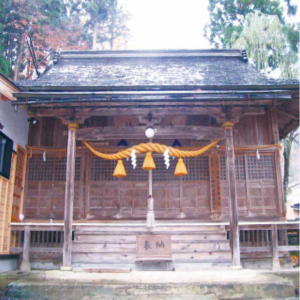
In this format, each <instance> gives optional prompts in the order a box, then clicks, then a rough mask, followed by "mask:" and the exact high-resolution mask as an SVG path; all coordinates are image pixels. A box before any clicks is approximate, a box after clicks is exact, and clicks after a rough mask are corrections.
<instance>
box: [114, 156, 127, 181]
mask: <svg viewBox="0 0 300 300" xmlns="http://www.w3.org/2000/svg"><path fill="white" fill-rule="evenodd" d="M126 175H127V173H126V170H125V167H124V164H123V160H121V159H119V160H118V162H117V165H116V167H115V170H114V173H113V176H114V177H118V178H122V177H125V176H126Z"/></svg>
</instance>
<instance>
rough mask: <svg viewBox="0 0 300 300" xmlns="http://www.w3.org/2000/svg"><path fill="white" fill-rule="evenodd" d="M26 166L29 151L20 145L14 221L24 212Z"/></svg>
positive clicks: (18, 149)
mask: <svg viewBox="0 0 300 300" xmlns="http://www.w3.org/2000/svg"><path fill="white" fill-rule="evenodd" d="M26 167H27V152H26V150H25V149H24V148H22V147H20V146H19V145H18V146H17V163H16V175H15V186H14V196H13V203H12V216H11V220H12V221H13V222H16V221H19V217H20V214H23V204H24V203H23V202H24V189H25V175H26Z"/></svg>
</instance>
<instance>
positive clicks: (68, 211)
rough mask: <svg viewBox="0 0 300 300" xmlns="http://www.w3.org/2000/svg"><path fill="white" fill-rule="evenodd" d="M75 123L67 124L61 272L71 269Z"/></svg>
mask: <svg viewBox="0 0 300 300" xmlns="http://www.w3.org/2000/svg"><path fill="white" fill-rule="evenodd" d="M77 127H78V125H77V124H75V123H69V124H68V148H67V166H66V187H65V210H64V244H63V265H62V269H63V270H71V269H72V223H73V203H74V187H75V159H76V129H77Z"/></svg>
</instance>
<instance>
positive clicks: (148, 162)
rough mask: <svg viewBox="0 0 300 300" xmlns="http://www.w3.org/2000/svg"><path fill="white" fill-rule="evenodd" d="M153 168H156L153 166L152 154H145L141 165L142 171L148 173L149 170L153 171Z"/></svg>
mask: <svg viewBox="0 0 300 300" xmlns="http://www.w3.org/2000/svg"><path fill="white" fill-rule="evenodd" d="M155 168H156V166H155V162H154V160H153V157H152V153H151V152H147V153H146V156H145V159H144V163H143V169H144V170H147V171H149V170H153V169H155Z"/></svg>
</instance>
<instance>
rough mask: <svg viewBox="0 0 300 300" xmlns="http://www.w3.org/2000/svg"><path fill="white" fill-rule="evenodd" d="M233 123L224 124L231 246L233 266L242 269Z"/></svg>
mask: <svg viewBox="0 0 300 300" xmlns="http://www.w3.org/2000/svg"><path fill="white" fill-rule="evenodd" d="M233 125H234V124H233V123H232V122H225V123H224V124H223V127H224V130H225V141H226V151H225V157H226V176H227V182H228V186H229V207H230V244H231V252H232V265H233V266H234V267H241V258H240V237H239V225H238V205H237V191H236V177H235V154H234V144H233V130H232V128H233Z"/></svg>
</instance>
